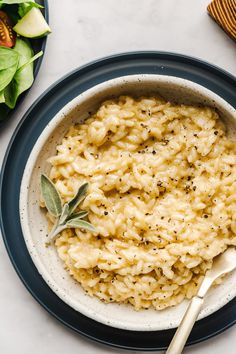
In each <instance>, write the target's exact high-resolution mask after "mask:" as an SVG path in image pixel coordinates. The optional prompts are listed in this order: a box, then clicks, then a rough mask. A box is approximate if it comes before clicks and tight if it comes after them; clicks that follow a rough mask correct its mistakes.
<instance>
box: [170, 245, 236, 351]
mask: <svg viewBox="0 0 236 354" xmlns="http://www.w3.org/2000/svg"><path fill="white" fill-rule="evenodd" d="M235 268H236V249H235V248H234V247H229V248H228V249H227V250H226V251H225V252H224V253H222V254H220V255H219V256H217V257H216V258H215V259H214V262H213V266H212V268H211V269H210V270H209V271H207V272H206V275H205V278H204V279H203V282H202V284H201V286H200V288H199V290H198V293H197V295H196V296H194V297H193V298H192V300H191V302H190V304H189V306H188V308H187V310H186V312H185V315H184V317H183V319H182V321H181V323H180V325H179V327H178V328H177V331H176V332H175V335H174V337H173V339H172V341H171V343H170V345H169V348H168V349H167V352H166V354H181V353H182V350H183V348H184V345H185V343H186V341H187V339H188V336H189V334H190V332H191V330H192V328H193V325H194V323H195V321H196V320H197V317H198V315H199V312H200V310H201V307H202V304H203V301H204V296H205V295H206V293H207V291H208V290H209V288H210V287H211V285H212V284H213V282H214V281H215V280H216V279H217V278H219V277H220V276H221V275H223V274H226V273H229V272H231V271H232V270H233V269H235Z"/></svg>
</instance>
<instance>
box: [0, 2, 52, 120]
mask: <svg viewBox="0 0 236 354" xmlns="http://www.w3.org/2000/svg"><path fill="white" fill-rule="evenodd" d="M37 3H38V4H40V5H42V6H43V7H44V8H43V9H41V10H42V13H43V15H44V17H45V20H46V21H47V23H49V9H48V0H37ZM47 38H48V37H47V36H46V37H42V38H38V39H33V40H30V42H31V45H32V48H33V51H34V53H38V52H40V51H41V50H42V51H43V55H42V56H41V57H39V58H38V59H37V60H36V62H35V65H34V82H35V80H36V77H37V75H38V72H39V69H40V67H41V65H42V61H43V58H44V54H45V48H46V44H47ZM34 82H33V84H32V86H33V85H34ZM32 86H31V87H32ZM31 87H30V88H29V89H28V90H27V91H25V92H23V93H22V94H21V95H20V97H19V99H18V100H17V104H16V107H15V108H14V109H12V110H9V113H8V114H7V117H6V118H5V119H3V120H0V124H2V123H4V122H7V121H8V120H9V119H10V118H11V117H12V116H13V114H14V113H15V112H16V111H17V109H18V108H19V107H20V105H21V103H22V102H23V101H24V98H25V97H26V96H27V94H28V93H29V91H30V89H31Z"/></svg>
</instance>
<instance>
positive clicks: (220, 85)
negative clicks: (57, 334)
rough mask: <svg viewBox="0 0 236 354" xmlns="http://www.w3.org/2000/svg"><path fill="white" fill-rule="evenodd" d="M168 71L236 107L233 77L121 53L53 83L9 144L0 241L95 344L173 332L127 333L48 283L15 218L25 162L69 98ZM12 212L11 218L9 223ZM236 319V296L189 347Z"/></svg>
mask: <svg viewBox="0 0 236 354" xmlns="http://www.w3.org/2000/svg"><path fill="white" fill-rule="evenodd" d="M140 73H143V74H162V75H172V76H178V77H182V78H186V79H189V80H192V81H195V82H197V83H199V84H201V85H203V86H205V87H207V88H209V89H211V90H212V91H214V92H216V93H217V94H218V95H220V96H222V97H223V98H224V99H225V100H226V101H228V102H229V103H230V104H231V105H232V106H234V107H235V108H236V78H234V77H233V76H231V75H230V74H228V73H227V72H225V71H223V70H221V69H219V68H216V67H215V66H212V65H210V64H208V63H204V62H202V61H200V60H198V59H194V58H191V57H186V56H183V55H176V54H171V53H164V52H135V53H127V54H119V55H115V56H111V57H108V58H105V59H101V60H98V61H95V62H92V63H90V64H88V65H85V66H83V67H81V68H79V69H77V70H75V71H73V72H71V73H69V74H68V75H66V76H65V77H63V78H62V79H61V80H59V81H58V82H56V83H55V84H54V85H53V86H51V87H50V88H49V89H48V90H47V91H46V92H45V93H44V94H43V95H42V96H41V97H39V99H38V100H37V101H36V102H35V103H34V104H33V105H32V106H31V108H30V109H29V110H28V112H27V113H26V114H25V116H24V117H23V119H22V120H21V122H20V123H19V125H18V127H17V129H16V131H15V133H14V134H13V137H12V139H11V142H10V144H9V146H8V149H7V152H6V155H5V159H4V163H3V168H2V174H1V179H0V187H1V190H0V191H1V194H0V222H1V228H2V234H3V239H4V242H5V245H6V248H7V251H8V254H9V257H10V258H11V261H12V263H13V266H14V267H15V270H16V271H17V273H18V275H19V277H20V278H21V280H22V281H23V283H24V284H25V286H26V287H27V289H28V290H29V291H30V293H31V294H32V295H33V296H34V298H35V299H36V300H37V301H38V302H39V303H40V304H41V305H42V306H43V307H44V308H45V309H46V310H47V311H48V312H50V313H51V314H52V315H53V316H54V317H56V318H57V319H58V320H59V321H61V322H62V323H64V324H65V325H66V326H68V327H70V328H71V329H73V330H75V331H76V332H78V333H80V334H83V335H84V336H86V337H88V338H90V339H93V340H96V341H98V342H101V343H104V344H108V345H111V346H115V347H119V348H124V349H133V350H149V351H152V350H162V349H164V348H166V347H167V346H168V344H169V342H170V340H171V338H172V336H173V334H174V330H165V331H156V332H137V331H125V330H120V329H116V328H112V327H109V326H105V325H103V324H100V323H98V322H96V321H93V320H91V319H90V318H87V317H85V316H84V315H82V314H80V313H79V312H76V311H75V310H73V309H72V308H71V307H69V306H68V305H66V304H65V303H64V302H63V301H62V300H61V299H59V298H58V297H57V296H56V294H55V293H54V292H53V291H52V290H51V289H50V288H49V287H48V286H47V284H46V283H45V282H44V280H43V279H42V277H41V276H40V275H39V273H38V271H37V269H36V268H35V266H34V264H33V262H32V260H31V258H30V255H29V253H28V251H27V248H26V246H25V243H24V239H23V235H22V231H21V226H20V219H19V206H18V203H19V190H20V182H21V178H22V174H23V170H24V167H25V164H26V162H27V159H28V156H29V154H30V152H31V150H32V147H33V145H34V143H35V141H36V140H37V138H38V136H39V135H40V133H41V132H42V130H43V129H44V127H45V126H46V124H47V123H48V122H49V121H50V120H51V119H52V118H53V116H54V115H55V114H56V113H57V112H58V111H59V110H60V109H61V108H62V107H63V106H64V105H65V104H67V103H68V102H69V101H70V100H72V99H73V98H74V97H76V96H77V95H78V94H80V93H81V92H83V91H85V90H86V89H88V88H90V87H92V86H94V85H96V84H98V83H101V82H103V81H106V80H109V79H111V78H115V77H118V76H123V75H129V74H140ZM12 215H14V216H15V222H14V223H13V222H12V217H11V216H12ZM235 321H236V299H234V300H232V301H230V302H229V303H228V304H227V305H226V306H224V307H223V308H221V309H220V310H219V311H217V312H215V313H214V314H212V315H210V316H208V317H207V318H206V319H203V320H201V321H198V322H197V323H196V324H195V326H194V328H193V331H192V333H191V335H190V337H189V340H188V345H189V344H193V343H197V342H200V341H203V340H205V339H207V338H210V337H212V336H214V335H216V334H218V333H220V332H222V331H224V330H225V329H227V328H229V327H230V326H232V325H233V324H234V323H235Z"/></svg>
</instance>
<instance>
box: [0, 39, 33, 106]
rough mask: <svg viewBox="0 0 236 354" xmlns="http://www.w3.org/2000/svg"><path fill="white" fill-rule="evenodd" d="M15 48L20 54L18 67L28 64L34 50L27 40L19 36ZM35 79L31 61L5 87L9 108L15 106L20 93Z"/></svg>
mask: <svg viewBox="0 0 236 354" xmlns="http://www.w3.org/2000/svg"><path fill="white" fill-rule="evenodd" d="M14 50H15V51H16V52H18V54H19V63H18V68H20V67H21V66H23V65H24V64H26V63H27V62H28V61H29V60H30V59H31V58H32V57H33V50H32V48H31V46H30V44H29V43H28V42H27V41H26V40H23V39H20V38H18V39H17V40H16V45H15V47H14ZM33 81H34V75H33V63H30V64H28V65H27V66H25V67H24V68H23V69H22V70H19V71H17V72H16V73H15V75H14V77H13V79H12V81H11V82H10V84H9V85H8V86H7V87H6V88H5V91H4V96H5V102H6V105H7V106H8V107H9V108H14V107H15V104H16V101H17V98H18V97H19V95H20V94H21V93H22V92H24V91H25V90H27V89H28V88H29V87H30V86H31V85H32V83H33Z"/></svg>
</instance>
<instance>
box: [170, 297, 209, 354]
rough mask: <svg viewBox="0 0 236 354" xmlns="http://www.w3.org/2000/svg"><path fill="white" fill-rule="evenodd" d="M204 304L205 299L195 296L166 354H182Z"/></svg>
mask: <svg viewBox="0 0 236 354" xmlns="http://www.w3.org/2000/svg"><path fill="white" fill-rule="evenodd" d="M202 303H203V298H200V297H198V296H195V297H194V298H193V299H192V301H191V302H190V304H189V306H188V309H187V311H186V313H185V315H184V317H183V319H182V321H181V323H180V325H179V327H178V329H177V330H176V332H175V335H174V337H173V339H172V341H171V343H170V345H169V347H168V349H167V352H166V354H181V353H182V350H183V348H184V345H185V343H186V341H187V339H188V336H189V334H190V332H191V330H192V328H193V325H194V323H195V321H196V319H197V317H198V314H199V312H200V310H201V307H202Z"/></svg>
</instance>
